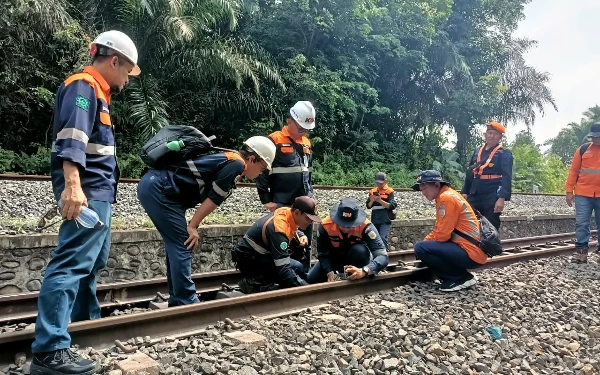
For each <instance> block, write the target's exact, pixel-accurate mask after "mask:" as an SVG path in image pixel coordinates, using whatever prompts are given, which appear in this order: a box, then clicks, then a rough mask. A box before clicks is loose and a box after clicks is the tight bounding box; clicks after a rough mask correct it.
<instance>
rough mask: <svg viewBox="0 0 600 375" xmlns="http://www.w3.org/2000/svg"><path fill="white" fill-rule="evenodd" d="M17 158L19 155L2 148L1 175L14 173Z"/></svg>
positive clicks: (0, 159) (0, 153) (0, 152)
mask: <svg viewBox="0 0 600 375" xmlns="http://www.w3.org/2000/svg"><path fill="white" fill-rule="evenodd" d="M16 158H17V155H16V154H15V152H14V151H11V150H5V149H3V148H2V147H0V173H10V172H12V171H14V168H15V159H16Z"/></svg>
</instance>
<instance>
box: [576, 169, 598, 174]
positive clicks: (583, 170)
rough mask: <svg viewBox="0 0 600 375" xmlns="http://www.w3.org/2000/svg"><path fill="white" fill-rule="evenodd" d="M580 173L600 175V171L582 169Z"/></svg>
mask: <svg viewBox="0 0 600 375" xmlns="http://www.w3.org/2000/svg"><path fill="white" fill-rule="evenodd" d="M579 173H582V174H600V169H580V170H579Z"/></svg>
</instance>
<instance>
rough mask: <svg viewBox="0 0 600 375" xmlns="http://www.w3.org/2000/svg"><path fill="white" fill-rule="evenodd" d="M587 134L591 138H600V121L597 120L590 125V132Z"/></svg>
mask: <svg viewBox="0 0 600 375" xmlns="http://www.w3.org/2000/svg"><path fill="white" fill-rule="evenodd" d="M587 136H588V137H590V138H600V122H595V123H593V124H592V126H590V132H589V133H588V135H587Z"/></svg>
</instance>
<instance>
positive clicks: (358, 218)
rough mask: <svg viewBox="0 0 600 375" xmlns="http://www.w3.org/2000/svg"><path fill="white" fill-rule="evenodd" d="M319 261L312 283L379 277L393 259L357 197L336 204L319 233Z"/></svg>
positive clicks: (311, 278)
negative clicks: (342, 274)
mask: <svg viewBox="0 0 600 375" xmlns="http://www.w3.org/2000/svg"><path fill="white" fill-rule="evenodd" d="M317 252H318V258H319V262H318V263H317V264H315V266H314V267H313V268H312V269H311V270H310V272H309V273H308V282H309V283H311V284H313V283H319V282H324V281H328V282H329V281H336V280H339V276H338V275H337V274H336V272H338V273H342V272H343V273H344V274H345V275H346V277H347V278H348V280H359V279H362V278H365V277H367V276H375V275H377V274H378V273H379V272H380V271H381V270H384V269H385V268H386V267H387V265H388V262H389V257H388V255H387V251H386V249H385V245H384V242H383V240H382V239H381V237H380V236H379V232H377V229H375V226H374V225H373V224H371V222H370V221H369V220H368V219H367V214H366V213H365V211H364V210H363V209H361V208H360V207H359V206H358V202H357V201H356V200H355V199H353V198H344V199H342V200H341V201H340V202H339V203H338V204H337V205H335V206H334V207H333V208H332V209H331V212H330V216H329V217H327V218H325V220H323V222H322V223H321V225H319V229H318V232H317Z"/></svg>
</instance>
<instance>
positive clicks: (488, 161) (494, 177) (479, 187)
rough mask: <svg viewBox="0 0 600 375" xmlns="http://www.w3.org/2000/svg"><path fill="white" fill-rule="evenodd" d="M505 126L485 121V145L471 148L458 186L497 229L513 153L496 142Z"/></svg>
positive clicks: (507, 197)
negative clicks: (465, 168)
mask: <svg viewBox="0 0 600 375" xmlns="http://www.w3.org/2000/svg"><path fill="white" fill-rule="evenodd" d="M505 131H506V129H505V128H504V126H503V125H502V124H500V123H498V122H489V123H487V130H486V132H485V145H483V146H481V147H480V148H479V149H478V150H475V153H473V156H472V157H471V162H470V163H469V168H468V170H467V174H466V177H465V183H464V185H463V188H462V190H461V193H462V195H463V197H465V198H467V200H468V202H469V203H470V204H471V206H472V207H473V208H474V209H476V210H477V211H479V212H480V213H481V214H482V215H483V216H485V217H486V218H487V219H488V220H489V221H490V223H492V225H493V226H495V227H496V229H497V230H500V214H501V213H502V211H503V210H504V202H506V201H510V195H511V191H512V167H513V156H512V154H511V152H510V151H508V150H507V149H505V148H503V147H502V145H501V144H500V142H501V141H502V137H503V135H504V133H505Z"/></svg>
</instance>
